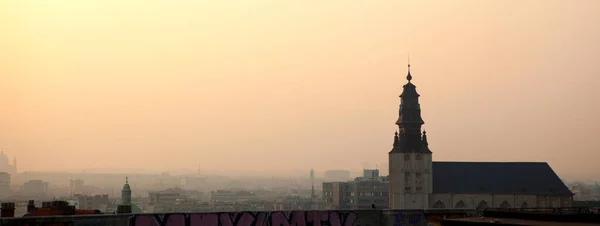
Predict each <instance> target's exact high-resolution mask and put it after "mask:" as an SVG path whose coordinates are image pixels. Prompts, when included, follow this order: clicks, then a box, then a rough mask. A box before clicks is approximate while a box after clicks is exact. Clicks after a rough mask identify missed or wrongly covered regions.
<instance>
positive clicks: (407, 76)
mask: <svg viewBox="0 0 600 226" xmlns="http://www.w3.org/2000/svg"><path fill="white" fill-rule="evenodd" d="M406 80H408V82H410V80H412V76H411V75H410V54H409V55H408V75H406Z"/></svg>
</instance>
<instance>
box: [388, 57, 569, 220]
mask: <svg viewBox="0 0 600 226" xmlns="http://www.w3.org/2000/svg"><path fill="white" fill-rule="evenodd" d="M406 78H407V80H408V83H407V84H406V85H404V89H403V91H402V94H401V95H400V100H401V104H400V111H399V117H398V121H396V125H397V126H398V132H396V134H395V135H394V144H393V148H392V150H391V151H390V152H389V180H390V186H389V207H390V208H392V209H426V208H487V207H493V208H514V207H569V206H571V205H572V204H571V203H572V195H573V194H572V193H571V191H569V189H568V188H567V186H565V184H564V183H563V182H562V181H561V180H560V178H559V177H558V176H557V175H556V173H554V171H553V170H552V168H550V166H549V165H548V164H547V163H529V162H433V161H432V152H431V151H430V150H429V143H428V140H427V135H426V132H425V131H423V133H422V134H421V126H422V125H423V124H424V121H423V119H422V118H421V106H420V104H419V96H420V95H419V94H418V93H417V90H416V86H415V85H414V84H413V83H412V82H411V80H412V75H411V74H410V65H409V66H408V75H407V76H406Z"/></svg>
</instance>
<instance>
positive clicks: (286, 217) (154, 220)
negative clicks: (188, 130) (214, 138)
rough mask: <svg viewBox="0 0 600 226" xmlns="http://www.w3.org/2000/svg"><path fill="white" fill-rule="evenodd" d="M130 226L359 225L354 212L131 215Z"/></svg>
mask: <svg viewBox="0 0 600 226" xmlns="http://www.w3.org/2000/svg"><path fill="white" fill-rule="evenodd" d="M129 225H130V226H196V225H204V226H288V225H289V226H358V225H359V224H358V222H357V215H356V213H355V212H348V211H293V212H282V211H278V212H238V213H190V214H183V213H172V214H142V215H135V216H132V217H131V219H130V220H129Z"/></svg>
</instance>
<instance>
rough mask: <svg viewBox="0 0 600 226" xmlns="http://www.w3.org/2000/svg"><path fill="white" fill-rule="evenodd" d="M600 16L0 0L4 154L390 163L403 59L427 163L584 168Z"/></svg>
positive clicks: (561, 9) (560, 7)
mask: <svg viewBox="0 0 600 226" xmlns="http://www.w3.org/2000/svg"><path fill="white" fill-rule="evenodd" d="M598 21H600V1H596V0H578V1H568V0H564V1H556V0H535V1H534V0H521V1H508V0H507V1H501V0H496V1H480V0H454V1H445V0H439V1H429V0H428V1H408V0H387V1H386V0H384V1H345V0H331V1H313V0H308V1H278V0H252V1H250V0H247V1H243V0H237V1H196V0H179V1H158V0H137V1H136V0H130V1H120V0H87V1H80V0H57V1H42V0H40V1H35V0H4V1H1V2H0V31H1V34H0V106H1V108H0V150H3V151H4V152H5V153H6V154H7V155H8V157H9V158H10V159H12V158H13V157H16V158H17V159H18V164H19V170H20V171H25V170H69V169H84V168H144V169H156V170H163V169H180V168H192V169H196V168H200V169H201V170H220V171H223V172H227V171H247V172H252V170H261V171H264V170H272V171H274V172H277V171H279V172H283V171H286V170H291V169H303V170H307V172H308V169H309V168H315V169H318V170H321V171H323V170H326V169H350V170H356V169H358V170H360V169H361V168H365V167H368V168H374V167H377V168H380V169H387V162H388V160H387V157H388V155H387V153H388V152H389V151H390V150H391V148H392V141H393V134H394V131H395V130H396V128H397V127H396V126H395V124H394V123H395V120H396V119H397V117H398V105H399V98H398V95H399V94H400V92H401V89H402V85H403V84H405V83H406V79H405V77H406V71H407V68H406V66H407V63H408V62H407V61H408V58H409V55H410V64H411V74H412V75H413V83H414V84H415V85H416V86H417V90H418V92H419V93H420V94H421V99H420V101H421V108H422V115H423V119H424V121H425V125H424V129H426V130H427V134H428V141H429V146H430V149H431V150H432V152H433V159H434V161H527V162H530V161H535V162H548V163H549V164H550V165H551V166H552V167H553V169H554V170H555V171H556V172H557V173H559V175H561V176H569V177H575V176H577V177H588V176H592V175H594V174H595V173H594V172H598V171H600V164H597V161H598V159H600V154H599V153H600V143H599V142H598V140H596V139H598V137H600V131H599V129H598V127H599V126H600V119H599V118H598V115H600V106H599V104H598V102H597V100H596V98H595V97H598V96H599V95H600V91H599V89H598V87H600V76H599V74H600V64H598V62H597V59H600V45H598V40H600V25H599V24H598V23H597V22H598ZM383 171H386V170H383Z"/></svg>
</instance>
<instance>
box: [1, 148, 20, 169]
mask: <svg viewBox="0 0 600 226" xmlns="http://www.w3.org/2000/svg"><path fill="white" fill-rule="evenodd" d="M0 172H7V173H9V174H15V173H16V172H17V158H15V159H14V160H13V164H12V165H11V164H10V162H9V160H8V156H6V154H4V152H3V151H2V152H0Z"/></svg>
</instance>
